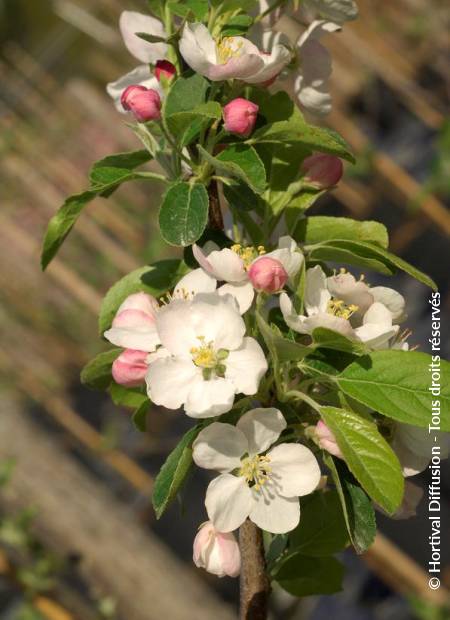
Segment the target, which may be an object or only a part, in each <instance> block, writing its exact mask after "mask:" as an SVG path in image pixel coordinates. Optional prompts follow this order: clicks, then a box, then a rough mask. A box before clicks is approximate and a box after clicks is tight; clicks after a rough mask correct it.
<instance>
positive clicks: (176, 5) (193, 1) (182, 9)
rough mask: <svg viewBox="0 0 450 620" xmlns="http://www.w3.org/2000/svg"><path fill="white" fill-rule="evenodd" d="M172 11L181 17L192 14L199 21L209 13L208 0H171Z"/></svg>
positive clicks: (169, 4)
mask: <svg viewBox="0 0 450 620" xmlns="http://www.w3.org/2000/svg"><path fill="white" fill-rule="evenodd" d="M167 5H168V7H169V8H170V10H171V12H172V13H173V14H174V15H178V16H179V17H188V16H189V15H192V16H193V17H195V19H196V20H197V21H203V20H204V19H205V18H206V16H207V13H208V8H209V7H208V0H169V2H168V3H167Z"/></svg>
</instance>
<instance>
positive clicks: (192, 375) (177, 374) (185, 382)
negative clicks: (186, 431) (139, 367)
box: [145, 357, 203, 409]
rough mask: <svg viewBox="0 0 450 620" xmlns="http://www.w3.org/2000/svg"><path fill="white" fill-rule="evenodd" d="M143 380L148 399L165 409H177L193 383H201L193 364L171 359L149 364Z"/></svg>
mask: <svg viewBox="0 0 450 620" xmlns="http://www.w3.org/2000/svg"><path fill="white" fill-rule="evenodd" d="M145 380H146V383H147V390H148V395H149V397H150V399H151V400H152V401H153V402H154V403H155V405H162V406H163V407H167V409H179V408H180V407H181V405H182V404H183V403H184V402H185V401H186V398H187V395H188V394H189V391H190V390H192V388H193V386H194V385H195V383H197V382H201V383H203V378H202V374H201V370H200V369H199V368H197V367H196V366H195V364H194V363H193V362H191V361H190V360H186V359H182V358H171V357H164V358H162V359H158V360H156V361H154V362H153V363H151V364H150V366H149V368H148V372H147V376H146V378H145Z"/></svg>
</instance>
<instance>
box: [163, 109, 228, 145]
mask: <svg viewBox="0 0 450 620" xmlns="http://www.w3.org/2000/svg"><path fill="white" fill-rule="evenodd" d="M220 118H222V108H221V107H220V104H219V103H217V101H208V102H207V103H202V104H200V105H198V106H197V107H195V108H194V109H192V110H189V111H186V112H176V113H174V114H171V115H169V116H167V117H166V123H167V126H168V128H169V130H170V133H171V134H172V135H173V136H174V137H175V138H176V139H177V142H178V143H179V144H180V146H187V145H188V144H190V143H191V142H192V140H193V139H194V138H195V137H196V136H197V135H198V134H199V133H200V131H201V130H202V129H205V128H206V127H208V125H209V124H210V123H211V122H212V121H214V120H219V119H220Z"/></svg>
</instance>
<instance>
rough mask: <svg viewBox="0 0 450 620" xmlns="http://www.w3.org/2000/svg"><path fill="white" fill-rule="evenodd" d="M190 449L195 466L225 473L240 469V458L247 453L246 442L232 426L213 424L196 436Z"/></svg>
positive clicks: (243, 436)
mask: <svg viewBox="0 0 450 620" xmlns="http://www.w3.org/2000/svg"><path fill="white" fill-rule="evenodd" d="M192 449H193V454H192V457H193V459H194V463H195V464H196V465H198V466H199V467H203V469H216V470H217V471H220V472H221V473H226V472H229V471H232V470H233V469H235V468H236V467H240V465H241V456H243V455H244V454H245V453H246V452H248V442H247V439H246V437H245V435H244V433H242V431H240V430H239V429H238V428H236V427H235V426H233V425H232V424H223V423H222V422H213V423H212V424H210V425H209V426H207V427H206V428H204V429H203V430H202V431H201V432H200V433H199V434H198V436H197V439H196V440H195V441H194V443H193V445H192Z"/></svg>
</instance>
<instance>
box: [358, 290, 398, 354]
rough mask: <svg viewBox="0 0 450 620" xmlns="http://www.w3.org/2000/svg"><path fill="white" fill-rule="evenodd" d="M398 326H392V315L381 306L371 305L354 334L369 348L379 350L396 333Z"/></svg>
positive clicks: (377, 303)
mask: <svg viewBox="0 0 450 620" xmlns="http://www.w3.org/2000/svg"><path fill="white" fill-rule="evenodd" d="M398 329H399V328H398V325H394V326H393V325H392V315H391V313H390V311H389V310H388V309H387V308H386V306H384V305H383V304H381V303H379V302H378V301H376V302H375V303H373V304H372V305H371V306H370V308H369V309H368V311H367V312H366V313H365V315H364V318H363V325H361V327H357V328H356V329H355V333H356V335H357V336H358V338H360V339H361V340H362V341H363V342H365V343H366V344H367V346H370V347H371V348H381V347H383V346H386V344H387V342H388V341H389V340H390V339H391V338H392V337H393V336H395V334H396V333H397V332H398Z"/></svg>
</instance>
